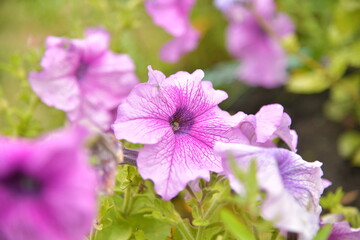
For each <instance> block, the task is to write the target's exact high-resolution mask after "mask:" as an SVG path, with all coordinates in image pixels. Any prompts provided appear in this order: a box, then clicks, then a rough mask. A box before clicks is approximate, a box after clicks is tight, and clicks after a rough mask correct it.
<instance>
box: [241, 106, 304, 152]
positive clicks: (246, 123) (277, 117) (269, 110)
mask: <svg viewBox="0 0 360 240" xmlns="http://www.w3.org/2000/svg"><path fill="white" fill-rule="evenodd" d="M290 124H291V118H290V117H289V115H288V114H287V113H284V108H283V106H281V105H280V104H270V105H265V106H263V107H261V109H260V110H259V111H258V112H257V113H256V114H255V115H252V114H250V115H247V116H246V117H244V118H243V119H242V120H241V122H240V123H239V128H240V131H241V133H242V134H244V135H245V136H246V137H247V139H248V141H249V142H248V144H250V145H253V146H261V147H276V145H275V144H274V143H273V142H272V140H273V139H274V138H277V137H279V138H280V139H282V140H283V141H284V142H285V143H286V144H287V145H288V146H289V147H290V149H291V150H292V151H294V152H296V145H297V139H298V136H297V134H296V132H295V130H292V129H290ZM242 143H246V142H242Z"/></svg>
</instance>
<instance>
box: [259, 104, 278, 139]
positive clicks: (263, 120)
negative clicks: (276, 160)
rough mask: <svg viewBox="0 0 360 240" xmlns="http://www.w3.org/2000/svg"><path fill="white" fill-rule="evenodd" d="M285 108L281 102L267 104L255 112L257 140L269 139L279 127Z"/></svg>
mask: <svg viewBox="0 0 360 240" xmlns="http://www.w3.org/2000/svg"><path fill="white" fill-rule="evenodd" d="M283 112H284V108H283V106H281V105H280V104H270V105H265V106H263V107H261V108H260V110H259V111H258V112H257V113H256V114H255V118H256V130H255V132H256V140H257V141H258V142H260V143H264V142H266V141H268V140H269V139H270V138H271V136H272V135H273V134H274V132H275V131H276V130H277V129H278V128H279V126H280V124H281V121H282V116H283Z"/></svg>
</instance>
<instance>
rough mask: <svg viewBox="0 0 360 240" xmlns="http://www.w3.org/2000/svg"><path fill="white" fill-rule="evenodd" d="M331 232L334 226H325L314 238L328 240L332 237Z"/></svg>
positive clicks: (314, 239) (315, 239)
mask: <svg viewBox="0 0 360 240" xmlns="http://www.w3.org/2000/svg"><path fill="white" fill-rule="evenodd" d="M331 230H332V226H331V225H330V224H327V225H325V226H323V227H322V228H321V229H320V230H319V232H318V233H317V234H316V236H315V237H314V238H313V240H327V239H328V237H329V236H330V233H331Z"/></svg>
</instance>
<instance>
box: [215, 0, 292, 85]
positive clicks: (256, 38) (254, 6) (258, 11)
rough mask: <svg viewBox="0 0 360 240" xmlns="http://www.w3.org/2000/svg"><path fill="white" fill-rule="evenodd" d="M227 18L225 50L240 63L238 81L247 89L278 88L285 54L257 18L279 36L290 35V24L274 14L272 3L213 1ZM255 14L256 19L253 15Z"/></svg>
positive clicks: (264, 0) (265, 0)
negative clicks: (259, 87)
mask: <svg viewBox="0 0 360 240" xmlns="http://www.w3.org/2000/svg"><path fill="white" fill-rule="evenodd" d="M216 3H217V6H218V7H219V8H220V9H221V10H222V11H223V12H224V13H225V14H226V15H227V17H228V19H229V22H230V23H229V26H228V29H227V47H228V49H229V51H230V53H231V54H232V55H233V56H234V57H235V58H238V59H240V60H241V62H242V65H241V66H240V68H239V78H240V79H241V80H242V81H244V82H246V83H247V84H249V85H251V86H262V87H266V88H274V87H279V86H281V85H282V84H284V82H285V80H286V75H287V74H286V54H285V52H284V50H283V49H282V47H281V46H280V44H279V43H278V41H277V39H275V38H274V36H271V35H270V34H269V33H268V32H266V31H265V29H264V28H263V26H262V25H261V24H260V23H259V19H258V17H261V18H263V19H264V21H265V22H266V24H267V25H268V26H269V27H270V28H272V31H273V32H274V33H276V34H277V35H278V36H279V37H284V36H286V35H288V34H291V33H292V32H293V31H294V30H293V24H292V22H291V20H290V19H289V18H288V17H287V16H286V15H285V14H280V13H277V12H276V10H275V5H274V2H273V0H248V1H234V0H233V1H229V0H226V1H217V2H216ZM256 15H257V16H256Z"/></svg>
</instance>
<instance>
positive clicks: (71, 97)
mask: <svg viewBox="0 0 360 240" xmlns="http://www.w3.org/2000/svg"><path fill="white" fill-rule="evenodd" d="M85 35H86V37H85V39H67V38H60V37H53V36H49V37H48V38H47V39H46V52H45V55H44V57H43V59H42V61H41V66H42V67H43V71H42V72H40V73H35V72H33V73H30V74H29V81H30V85H31V87H32V89H33V90H34V91H35V93H36V94H37V95H38V96H39V97H40V98H41V100H42V101H43V102H44V103H45V104H47V105H49V106H53V107H55V108H57V109H60V110H63V111H65V112H66V113H67V116H68V119H69V120H70V121H71V122H82V123H86V124H90V125H91V126H95V127H97V128H100V129H102V130H107V129H109V127H110V123H111V122H113V120H114V118H115V116H114V113H113V112H114V110H115V108H116V107H117V106H118V105H119V104H120V103H121V101H122V100H123V99H124V98H125V97H126V96H127V95H128V93H129V92H130V90H131V89H132V87H133V86H134V85H135V84H136V83H137V82H138V79H137V77H136V75H135V73H134V70H135V66H134V63H133V61H132V60H131V58H130V57H129V56H128V55H126V54H115V53H113V52H111V51H110V50H109V49H108V47H109V40H110V36H109V33H108V32H106V31H105V30H103V29H101V28H89V29H87V30H86V32H85Z"/></svg>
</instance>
